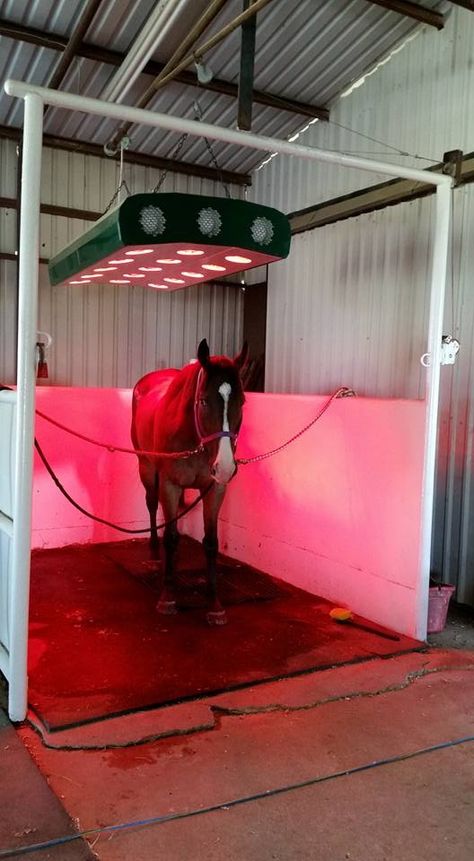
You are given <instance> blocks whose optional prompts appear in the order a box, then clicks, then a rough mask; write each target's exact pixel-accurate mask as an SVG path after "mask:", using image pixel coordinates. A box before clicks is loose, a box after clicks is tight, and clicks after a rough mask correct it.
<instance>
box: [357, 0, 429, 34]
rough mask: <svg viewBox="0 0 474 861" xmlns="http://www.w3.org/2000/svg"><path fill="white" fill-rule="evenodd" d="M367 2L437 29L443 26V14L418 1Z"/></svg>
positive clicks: (383, 0)
mask: <svg viewBox="0 0 474 861" xmlns="http://www.w3.org/2000/svg"><path fill="white" fill-rule="evenodd" d="M368 2H369V3H373V4H375V5H376V6H382V7H383V8H384V9H390V10H391V11H392V12H398V13H399V15H405V16H406V17H407V18H414V19H415V20H416V21H421V22H422V23H423V24H429V26H430V27H436V29H437V30H442V29H443V27H444V15H441V14H440V13H439V12H434V11H433V9H427V8H426V6H420V4H419V3H411V2H409V0H368Z"/></svg>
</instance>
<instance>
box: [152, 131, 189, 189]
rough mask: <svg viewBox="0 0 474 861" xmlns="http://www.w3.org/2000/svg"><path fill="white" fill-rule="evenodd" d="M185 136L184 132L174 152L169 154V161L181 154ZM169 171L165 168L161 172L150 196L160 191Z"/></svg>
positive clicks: (186, 134)
mask: <svg viewBox="0 0 474 861" xmlns="http://www.w3.org/2000/svg"><path fill="white" fill-rule="evenodd" d="M187 136H188V133H187V132H184V134H182V135H181V137H180V139H179V141H178V143H177V144H176V147H175V148H174V150H173V151H172V152H171V155H170V156H169V158H170V160H171V159H172V158H173V159H175V158H176V156H177V155H179V153H180V152H181V150H182V148H183V145H184V142H185V140H186V138H187ZM169 170H170V169H169V167H165V169H164V170H163V171H162V172H161V174H160V178H159V180H158V182H157V183H156V185H155V187H154V188H152V190H151V191H152V194H156V192H157V191H159V190H160V188H161V186H162V185H163V183H164V181H165V179H166V177H167V176H168V173H169Z"/></svg>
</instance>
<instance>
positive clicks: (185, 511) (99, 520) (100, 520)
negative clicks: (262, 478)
mask: <svg viewBox="0 0 474 861" xmlns="http://www.w3.org/2000/svg"><path fill="white" fill-rule="evenodd" d="M35 448H36V451H37V452H38V454H39V456H40V458H41V460H42V461H43V463H44V466H45V468H46V470H47V472H48V473H49V475H50V476H51V478H52V479H53V481H54V483H55V485H56V487H57V488H58V490H59V491H60V493H62V495H63V496H65V497H66V499H67V501H68V502H70V503H71V505H73V506H74V508H77V510H78V511H80V512H81V514H85V515H86V517H89V518H90V519H91V520H95V521H96V522H97V523H103V524H104V525H105V526H110V527H111V528H112V529H116V530H117V531H118V532H126V533H127V534H128V535H142V534H143V533H147V532H151V527H148V529H127V528H126V527H125V526H117V524H116V523H111V522H110V520H104V518H103V517H97V516H96V515H95V514H92V513H91V512H90V511H87V509H85V508H83V507H82V505H79V503H78V502H76V500H75V499H73V498H72V496H70V494H69V493H68V492H67V490H66V488H65V487H63V485H62V484H61V482H60V481H59V478H58V477H57V475H56V473H55V472H54V470H53V468H52V466H51V465H50V463H49V461H48V459H47V457H46V455H45V454H44V452H43V450H42V448H41V446H40V444H39V442H38V440H37V439H36V438H35ZM213 484H214V481H210V482H209V484H208V485H207V487H205V488H204V490H203V491H201V493H200V494H199V496H197V497H196V499H194V500H193V501H192V502H191V504H190V505H187V506H186V508H184V509H183V511H181V512H180V513H179V514H177V515H176V517H173V518H172V519H171V520H164V521H163V522H162V523H158V524H157V526H156V528H157V529H164V528H165V526H171V525H172V524H173V523H177V521H178V520H181V518H182V517H184V516H185V515H186V514H188V513H189V512H190V511H192V509H193V508H195V507H196V505H198V504H199V503H200V502H201V500H202V499H204V497H205V496H206V495H207V494H208V493H209V491H210V489H211V487H212V485H213Z"/></svg>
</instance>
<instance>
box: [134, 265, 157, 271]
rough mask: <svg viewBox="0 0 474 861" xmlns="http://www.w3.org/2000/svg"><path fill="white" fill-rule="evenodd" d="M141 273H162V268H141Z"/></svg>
mask: <svg viewBox="0 0 474 861" xmlns="http://www.w3.org/2000/svg"><path fill="white" fill-rule="evenodd" d="M139 269H140V272H161V266H139Z"/></svg>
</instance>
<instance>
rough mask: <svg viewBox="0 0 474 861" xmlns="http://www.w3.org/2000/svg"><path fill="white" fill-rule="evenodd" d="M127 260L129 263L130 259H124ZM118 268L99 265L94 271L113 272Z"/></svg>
mask: <svg viewBox="0 0 474 861" xmlns="http://www.w3.org/2000/svg"><path fill="white" fill-rule="evenodd" d="M125 262H127V263H129V262H130V261H129V260H127V261H125V260H124V263H125ZM116 268H117V267H116V266H97V267H96V268H95V269H94V272H113V271H114V270H115V269H116Z"/></svg>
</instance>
